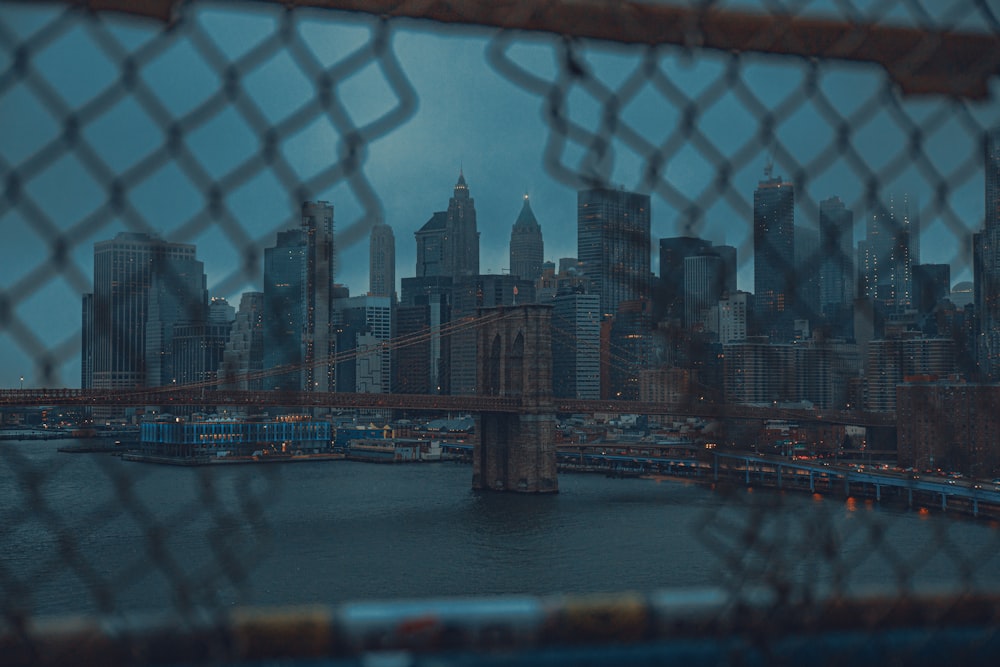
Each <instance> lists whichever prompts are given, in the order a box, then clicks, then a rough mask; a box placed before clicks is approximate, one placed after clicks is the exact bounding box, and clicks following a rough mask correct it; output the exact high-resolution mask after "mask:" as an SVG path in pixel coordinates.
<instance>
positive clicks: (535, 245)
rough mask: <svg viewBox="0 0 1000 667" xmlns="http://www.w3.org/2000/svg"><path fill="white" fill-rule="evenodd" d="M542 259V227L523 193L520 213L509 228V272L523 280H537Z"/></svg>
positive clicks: (540, 271)
mask: <svg viewBox="0 0 1000 667" xmlns="http://www.w3.org/2000/svg"><path fill="white" fill-rule="evenodd" d="M544 259H545V244H544V242H543V241H542V228H541V226H540V225H539V224H538V221H537V220H536V219H535V214H534V213H533V212H532V211H531V203H530V202H529V201H528V195H524V204H523V205H522V206H521V213H520V214H519V215H518V216H517V220H516V221H515V222H514V226H513V227H512V228H511V230H510V273H511V275H513V276H517V277H519V278H523V279H525V280H537V279H538V278H539V277H540V276H541V275H542V262H543V261H544Z"/></svg>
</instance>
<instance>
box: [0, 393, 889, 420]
mask: <svg viewBox="0 0 1000 667" xmlns="http://www.w3.org/2000/svg"><path fill="white" fill-rule="evenodd" d="M171 405H227V406H251V405H252V406H262V407H267V406H272V407H303V408H342V409H369V410H372V409H394V410H422V411H442V412H506V413H521V412H525V410H524V409H523V408H522V405H521V400H520V399H519V398H516V397H506V396H442V395H429V394H365V393H347V392H310V391H244V390H232V389H216V388H213V387H209V388H204V387H195V388H192V387H157V388H149V389H4V390H0V408H2V407H47V406H62V407H77V406H89V407H96V406H104V407H144V406H159V407H161V408H162V409H169V406H171ZM552 412H554V413H559V414H596V413H612V414H640V415H677V416H689V417H705V418H713V419H748V420H752V419H760V420H766V419H784V420H789V421H795V422H799V423H800V424H809V423H813V424H851V425H857V426H873V427H893V426H895V425H896V415H895V413H870V412H858V411H837V410H807V409H789V408H780V407H771V406H765V407H761V406H753V405H740V404H720V403H712V402H710V401H702V400H698V401H685V402H683V403H651V402H643V401H607V400H577V399H566V398H553V399H552Z"/></svg>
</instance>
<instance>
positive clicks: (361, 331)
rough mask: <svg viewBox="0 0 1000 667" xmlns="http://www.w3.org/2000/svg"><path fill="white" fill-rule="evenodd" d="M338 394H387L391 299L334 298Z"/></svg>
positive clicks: (378, 297) (368, 297)
mask: <svg viewBox="0 0 1000 667" xmlns="http://www.w3.org/2000/svg"><path fill="white" fill-rule="evenodd" d="M333 309H334V329H335V331H336V336H337V350H338V352H339V353H340V355H339V356H341V357H343V359H342V360H341V361H340V362H339V363H338V364H337V373H336V378H337V391H346V392H359V393H366V394H387V393H389V391H390V388H391V384H390V383H391V379H392V358H391V350H390V349H389V348H388V347H386V346H384V345H383V343H387V342H389V341H390V340H391V339H392V299H391V298H390V297H387V296H355V297H348V298H346V299H334V301H333Z"/></svg>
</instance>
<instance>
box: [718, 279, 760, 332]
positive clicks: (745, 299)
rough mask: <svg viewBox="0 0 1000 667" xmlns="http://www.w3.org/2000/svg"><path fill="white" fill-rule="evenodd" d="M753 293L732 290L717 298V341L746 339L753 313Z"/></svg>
mask: <svg viewBox="0 0 1000 667" xmlns="http://www.w3.org/2000/svg"><path fill="white" fill-rule="evenodd" d="M752 299H753V295H752V294H749V293H747V292H740V291H734V292H729V293H728V294H727V295H725V296H724V297H722V299H720V300H719V342H720V343H721V344H723V345H726V344H728V343H740V342H743V341H745V340H746V339H747V334H748V332H749V328H750V320H751V317H752V313H753V301H752Z"/></svg>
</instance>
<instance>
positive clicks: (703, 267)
mask: <svg viewBox="0 0 1000 667" xmlns="http://www.w3.org/2000/svg"><path fill="white" fill-rule="evenodd" d="M724 281H725V264H724V262H723V260H722V258H721V257H719V256H718V255H716V254H715V253H713V252H711V251H710V250H703V251H702V252H701V253H699V254H697V255H694V256H692V257H688V258H687V259H685V260H684V322H685V324H686V326H687V327H688V328H700V329H701V330H702V331H709V330H711V329H712V327H710V326H709V320H710V319H713V316H714V314H715V313H714V311H717V309H718V307H719V299H721V298H722V294H723V292H724V291H725V289H724ZM709 311H713V316H709V315H708V312H709ZM716 328H717V327H716Z"/></svg>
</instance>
